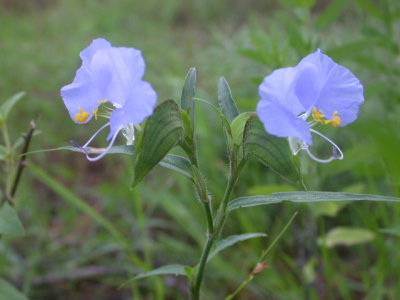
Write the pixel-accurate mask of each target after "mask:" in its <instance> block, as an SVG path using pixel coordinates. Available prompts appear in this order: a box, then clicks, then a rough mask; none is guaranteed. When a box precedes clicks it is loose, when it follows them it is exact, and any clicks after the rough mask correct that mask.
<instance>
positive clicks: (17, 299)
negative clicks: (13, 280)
mask: <svg viewBox="0 0 400 300" xmlns="http://www.w3.org/2000/svg"><path fill="white" fill-rule="evenodd" d="M0 299H4V300H28V298H27V297H26V296H25V295H24V294H22V293H21V292H20V291H18V290H17V289H16V288H15V287H14V286H13V285H12V284H10V283H9V282H7V281H5V280H4V279H0Z"/></svg>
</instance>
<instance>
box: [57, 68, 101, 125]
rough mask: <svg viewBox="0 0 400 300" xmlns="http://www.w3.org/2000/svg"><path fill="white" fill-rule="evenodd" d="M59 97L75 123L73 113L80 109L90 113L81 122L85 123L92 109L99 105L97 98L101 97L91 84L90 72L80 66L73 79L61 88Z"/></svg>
mask: <svg viewBox="0 0 400 300" xmlns="http://www.w3.org/2000/svg"><path fill="white" fill-rule="evenodd" d="M61 97H62V99H63V101H64V104H65V106H66V107H67V109H68V111H69V114H70V116H71V119H72V120H73V121H74V122H75V123H80V124H82V123H81V122H77V121H76V119H75V115H76V114H77V113H79V112H80V109H83V110H84V111H86V112H88V113H90V114H91V115H90V117H89V118H88V119H87V120H86V121H85V122H83V123H87V122H89V121H90V119H91V118H92V116H93V111H94V110H95V109H96V107H97V106H98V105H99V103H98V100H99V99H101V97H100V95H99V92H98V90H97V89H96V87H95V86H93V84H92V81H91V78H90V74H89V73H88V72H87V71H86V70H85V69H84V67H83V66H82V67H81V68H80V69H78V71H77V72H76V76H75V78H74V81H73V82H72V83H71V84H68V85H66V86H64V87H63V88H62V89H61Z"/></svg>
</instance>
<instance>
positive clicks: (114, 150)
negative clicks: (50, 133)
mask: <svg viewBox="0 0 400 300" xmlns="http://www.w3.org/2000/svg"><path fill="white" fill-rule="evenodd" d="M62 150H68V151H73V152H81V153H85V152H83V151H82V149H81V148H79V147H76V146H64V147H58V148H52V149H42V150H34V151H30V152H28V153H27V154H34V153H42V152H51V151H62ZM104 150H105V148H95V147H86V148H85V151H86V152H88V153H90V154H101V153H102V152H103V151H104ZM134 153H135V145H119V146H112V147H111V148H110V150H108V153H107V154H127V155H133V154H134Z"/></svg>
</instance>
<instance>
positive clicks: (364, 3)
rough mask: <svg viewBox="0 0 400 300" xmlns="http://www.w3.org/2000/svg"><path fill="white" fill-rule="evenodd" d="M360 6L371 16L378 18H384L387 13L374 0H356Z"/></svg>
mask: <svg viewBox="0 0 400 300" xmlns="http://www.w3.org/2000/svg"><path fill="white" fill-rule="evenodd" d="M356 2H357V4H358V6H359V7H361V8H362V9H364V10H365V11H366V12H367V13H368V14H369V15H370V16H372V17H374V18H376V19H378V20H384V19H385V13H384V12H383V11H382V9H380V8H379V7H378V6H376V5H375V3H373V2H372V1H369V0H356Z"/></svg>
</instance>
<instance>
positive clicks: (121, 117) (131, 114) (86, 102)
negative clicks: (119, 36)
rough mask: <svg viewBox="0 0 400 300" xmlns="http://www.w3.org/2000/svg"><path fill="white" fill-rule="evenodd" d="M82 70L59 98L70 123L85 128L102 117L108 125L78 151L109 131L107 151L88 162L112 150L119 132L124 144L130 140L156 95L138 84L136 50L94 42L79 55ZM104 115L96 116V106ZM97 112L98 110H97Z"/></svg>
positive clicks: (141, 65) (138, 55) (141, 66)
mask: <svg viewBox="0 0 400 300" xmlns="http://www.w3.org/2000/svg"><path fill="white" fill-rule="evenodd" d="M80 57H81V59H82V66H81V67H80V68H79V69H78V70H77V72H76V75H75V78H74V80H73V82H72V83H71V84H68V85H66V86H64V87H63V88H62V89H61V97H62V99H63V101H64V104H65V106H66V107H67V109H68V111H69V114H70V116H71V118H72V120H73V121H74V122H75V123H78V124H85V123H87V122H89V121H90V120H91V119H92V118H93V117H94V118H95V119H97V117H98V116H99V115H100V116H106V117H107V118H109V121H108V122H107V123H106V124H105V125H103V126H101V127H100V129H99V130H98V131H97V132H96V133H95V134H94V135H93V136H92V137H91V138H90V139H89V140H88V141H87V142H86V143H85V144H84V145H83V146H82V147H80V148H81V149H82V150H83V151H85V152H86V150H85V148H86V147H87V146H88V145H89V144H90V142H91V141H92V140H93V139H94V138H95V137H96V135H97V134H98V133H99V132H100V131H102V130H103V129H104V128H106V127H110V132H109V134H108V136H107V140H108V141H110V143H109V145H108V147H107V148H106V149H105V150H104V151H103V152H102V153H101V154H100V155H98V156H97V157H90V156H89V154H88V153H87V152H86V157H87V159H88V160H90V161H95V160H98V159H100V158H102V157H103V156H104V155H105V154H106V153H107V152H108V151H109V150H110V148H111V147H112V145H113V143H114V141H115V139H116V137H117V135H118V133H119V131H120V130H123V133H124V135H125V136H126V137H127V140H128V143H132V142H133V139H134V134H133V131H134V125H135V124H139V123H141V122H142V121H143V120H144V119H145V118H146V117H148V116H149V115H151V114H152V113H153V107H154V105H155V104H156V102H157V95H156V93H155V91H154V90H153V88H152V86H151V85H150V84H149V83H148V82H146V81H143V80H142V77H143V74H144V71H145V63H144V60H143V57H142V54H141V52H140V51H139V50H136V49H134V48H125V47H112V46H111V44H110V42H108V41H107V40H105V39H96V40H94V41H93V42H92V43H91V44H90V45H89V46H88V47H87V48H86V49H84V50H83V51H82V52H81V53H80ZM102 105H103V106H106V105H109V107H105V108H104V109H105V110H106V114H101V113H99V108H100V106H102ZM100 111H101V110H100Z"/></svg>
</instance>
